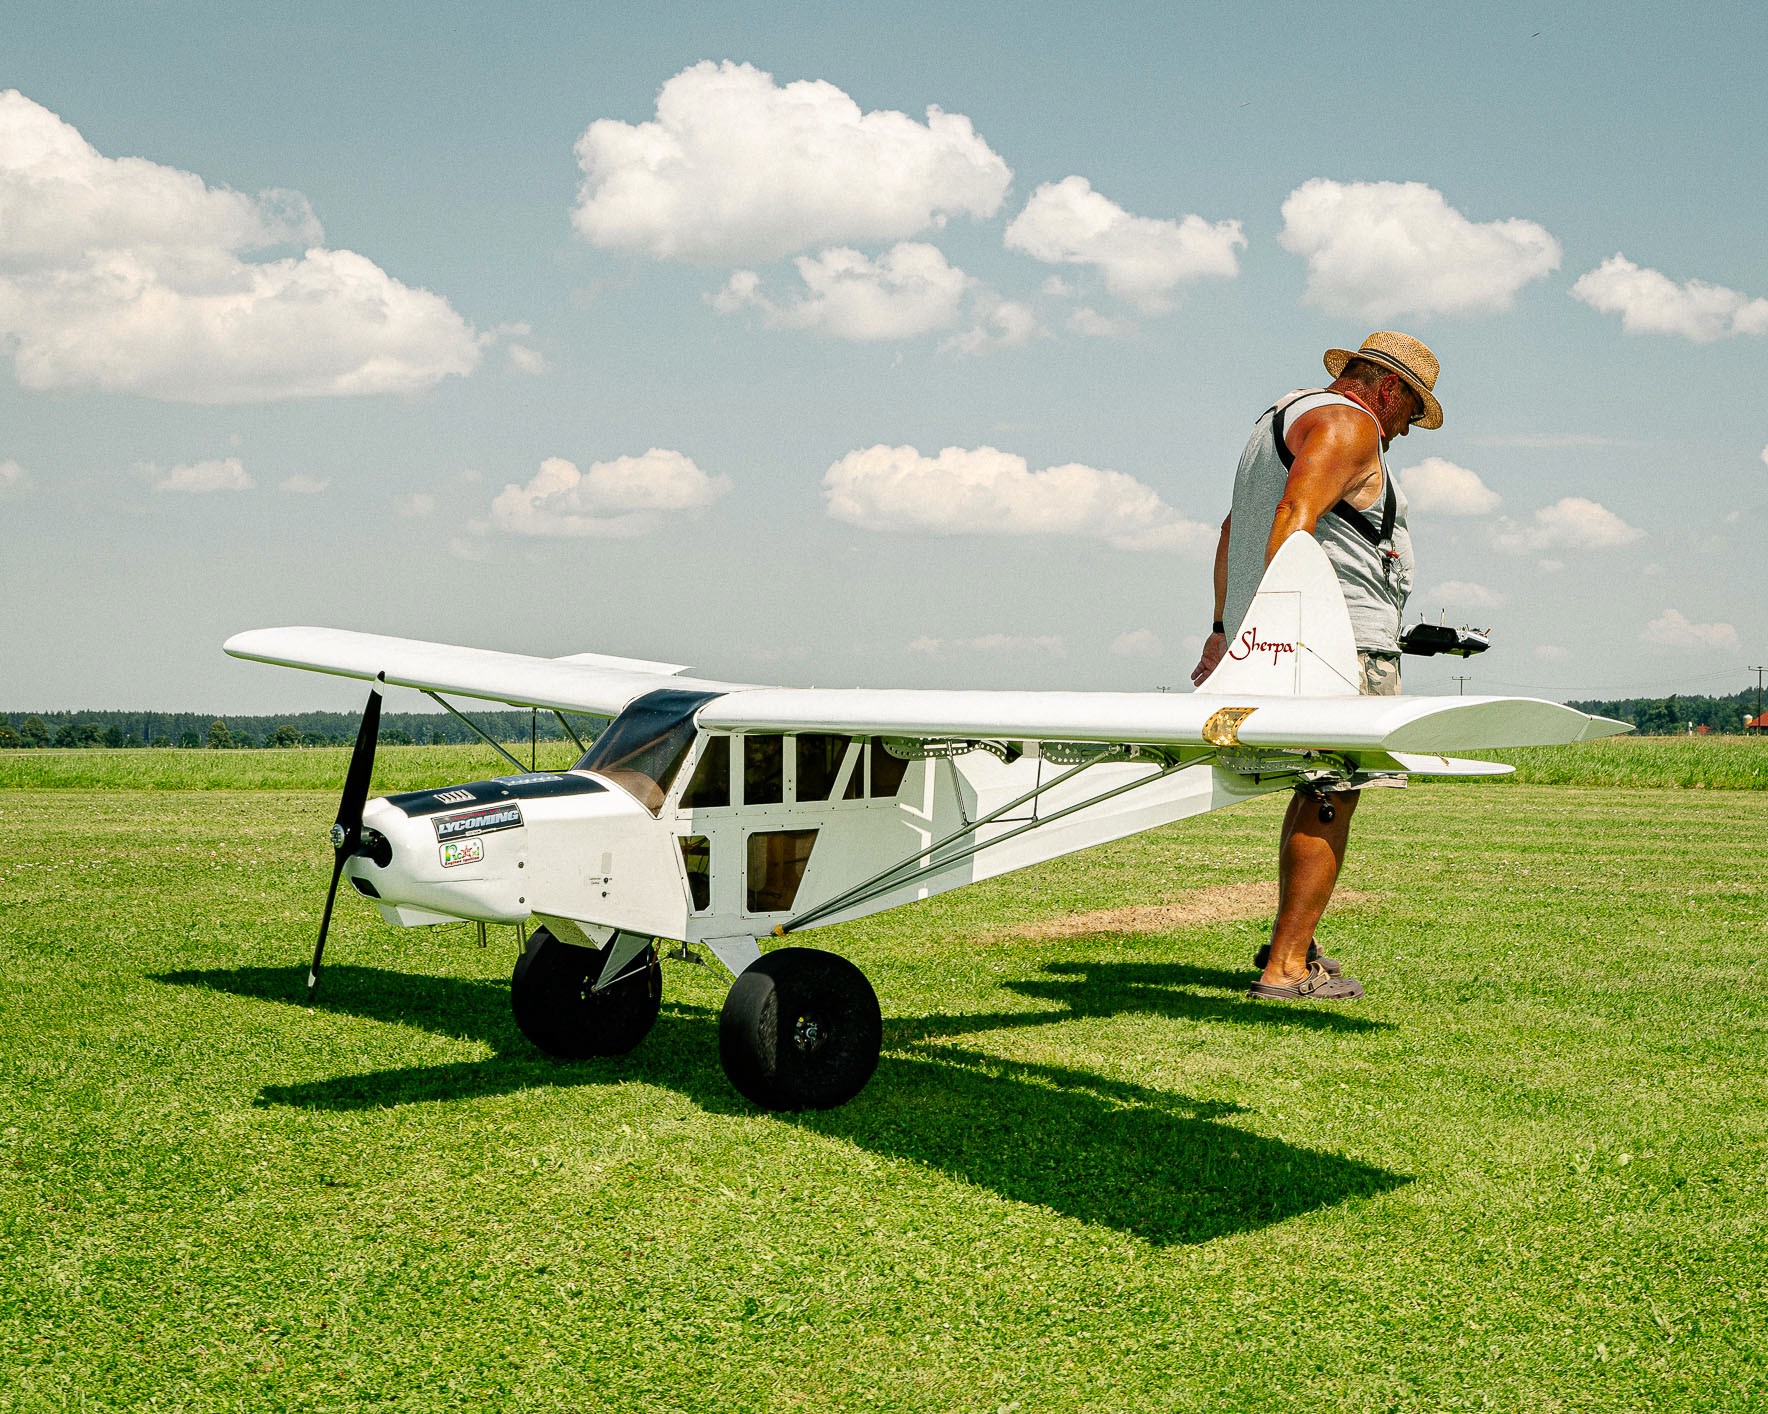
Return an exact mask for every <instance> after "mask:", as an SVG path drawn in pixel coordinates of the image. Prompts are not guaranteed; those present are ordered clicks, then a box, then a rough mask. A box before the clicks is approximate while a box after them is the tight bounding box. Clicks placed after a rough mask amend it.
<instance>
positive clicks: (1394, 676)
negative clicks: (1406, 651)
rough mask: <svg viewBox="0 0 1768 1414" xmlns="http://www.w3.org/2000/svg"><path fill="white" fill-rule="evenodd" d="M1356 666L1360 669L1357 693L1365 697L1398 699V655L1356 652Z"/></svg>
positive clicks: (1360, 650) (1359, 650)
mask: <svg viewBox="0 0 1768 1414" xmlns="http://www.w3.org/2000/svg"><path fill="white" fill-rule="evenodd" d="M1357 665H1358V666H1359V667H1360V668H1362V670H1363V672H1362V681H1361V682H1360V683H1358V684H1357V691H1358V692H1360V693H1362V694H1363V696H1365V697H1398V696H1399V695H1400V655H1399V654H1398V653H1365V652H1364V651H1363V650H1362V649H1360V648H1359V649H1358V650H1357Z"/></svg>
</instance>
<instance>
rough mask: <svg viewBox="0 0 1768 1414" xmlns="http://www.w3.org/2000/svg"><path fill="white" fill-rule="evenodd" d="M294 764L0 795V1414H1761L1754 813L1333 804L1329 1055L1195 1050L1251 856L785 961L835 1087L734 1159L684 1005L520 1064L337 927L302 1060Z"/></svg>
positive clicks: (1141, 843)
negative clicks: (877, 1038)
mask: <svg viewBox="0 0 1768 1414" xmlns="http://www.w3.org/2000/svg"><path fill="white" fill-rule="evenodd" d="M1598 745H1602V744H1598ZM1615 745H1616V746H1617V747H1621V748H1627V749H1634V750H1635V751H1636V755H1635V756H1634V757H1632V758H1629V761H1630V763H1631V764H1630V766H1629V769H1631V770H1634V771H1635V772H1636V773H1643V774H1645V775H1646V776H1648V777H1649V778H1651V779H1656V780H1661V781H1663V782H1664V783H1665V784H1672V783H1679V784H1680V783H1685V784H1703V783H1708V782H1702V781H1694V780H1689V781H1675V782H1672V781H1671V780H1670V778H1671V777H1675V776H1679V775H1681V774H1682V773H1683V765H1682V764H1681V763H1680V762H1677V761H1670V762H1665V763H1659V764H1658V765H1657V766H1652V765H1651V753H1650V752H1649V751H1646V750H1643V749H1641V748H1644V747H1646V746H1647V745H1648V743H1616V744H1615ZM1671 745H1672V746H1673V748H1674V749H1675V750H1676V751H1678V752H1679V751H1681V750H1683V749H1685V748H1684V744H1683V743H1680V742H1678V743H1673V744H1671ZM1709 745H1711V744H1709V743H1699V744H1697V746H1696V747H1694V748H1689V749H1699V750H1703V751H1704V750H1706V749H1707V748H1708V747H1709ZM1760 745H1762V744H1761V743H1750V744H1747V745H1743V744H1738V745H1737V746H1736V747H1735V748H1733V747H1727V748H1726V749H1727V750H1731V749H1737V750H1740V751H1743V752H1746V753H1748V752H1753V751H1755V750H1756V749H1757V748H1758V747H1759V746H1760ZM401 750H410V751H412V752H413V753H435V752H437V751H442V752H443V753H444V755H442V756H436V755H434V754H430V755H423V756H419V755H416V754H414V755H413V756H412V757H411V758H410V759H409V760H406V759H404V758H401V757H400V756H399V755H398V752H399V751H401ZM460 750H464V749H436V748H409V749H398V748H396V749H393V750H391V751H389V752H386V753H383V756H384V758H385V759H384V761H383V768H384V774H383V777H382V779H381V780H380V782H379V787H378V788H380V789H388V788H392V787H394V786H400V785H416V784H419V783H420V782H422V781H426V780H427V781H432V782H433V781H434V780H435V779H437V777H438V776H443V777H449V778H455V779H458V778H463V777H471V776H472V775H474V774H479V773H483V772H484V771H487V770H491V769H495V768H494V766H493V764H492V763H493V762H494V761H495V758H488V759H483V760H480V761H479V763H478V764H473V765H469V766H467V767H466V768H464V769H454V767H455V766H457V765H458V764H459V763H460V762H461V761H462V760H463V759H464V758H462V757H460V756H458V755H447V754H446V753H447V752H449V751H460ZM329 755H330V753H326V752H320V751H312V752H263V753H245V752H241V753H220V752H208V753H203V752H193V753H188V754H186V753H172V752H94V753H89V754H87V759H86V760H84V761H83V762H82V761H78V760H73V759H71V754H70V757H69V758H64V762H63V763H57V762H55V761H54V760H53V758H55V757H56V756H57V753H47V752H45V753H17V754H14V755H11V756H8V757H5V758H3V759H0V782H5V783H8V784H10V786H11V787H12V788H10V789H5V790H0V828H3V834H0V840H3V841H4V842H3V843H0V923H3V924H4V926H5V944H4V947H3V948H0V1067H3V1074H4V1075H5V1083H4V1086H3V1087H0V1410H9V1411H10V1410H21V1411H23V1410H29V1411H36V1410H62V1409H70V1410H77V1409H125V1408H126V1409H151V1410H215V1409H235V1408H237V1409H257V1410H277V1411H281V1410H333V1409H336V1410H347V1409H348V1410H355V1409H363V1408H380V1409H397V1410H411V1411H427V1410H445V1409H446V1410H455V1409H459V1410H493V1409H495V1410H544V1411H579V1410H581V1411H590V1410H594V1411H621V1410H646V1411H649V1410H658V1411H662V1410H766V1411H774V1410H778V1411H796V1410H808V1409H843V1410H845V1409H866V1410H869V1409H879V1410H901V1411H924V1410H954V1411H960V1410H961V1411H998V1410H1021V1411H1026V1414H1031V1412H1032V1411H1044V1410H1052V1411H1069V1410H1089V1411H1112V1414H1116V1411H1125V1410H1135V1411H1140V1410H1150V1411H1152V1410H1176V1409H1272V1410H1275V1409H1285V1410H1293V1409H1297V1408H1301V1409H1324V1408H1333V1409H1355V1410H1362V1409H1370V1410H1438V1409H1480V1408H1499V1409H1520V1410H1555V1411H1584V1410H1636V1409H1639V1410H1642V1409H1690V1410H1693V1409H1701V1410H1706V1409H1738V1410H1743V1409H1752V1408H1761V1407H1763V1405H1764V1403H1765V1402H1768V1231H1765V1219H1768V1093H1765V1091H1764V1086H1763V1084H1762V1075H1763V1073H1764V1070H1765V1068H1768V985H1765V984H1768V965H1765V964H1764V962H1763V960H1762V959H1763V955H1764V951H1765V945H1768V908H1765V903H1768V851H1765V850H1764V848H1763V828H1762V827H1763V821H1764V815H1763V804H1762V797H1761V796H1760V795H1759V794H1756V793H1754V792H1751V791H1744V790H1721V789H1706V790H1673V789H1662V788H1658V789H1643V788H1639V787H1638V786H1622V785H1612V784H1609V783H1606V782H1601V781H1596V782H1592V783H1593V784H1601V785H1604V786H1605V787H1606V788H1604V789H1585V790H1579V789H1566V788H1557V787H1547V786H1541V785H1533V784H1529V783H1527V782H1526V781H1525V782H1522V783H1518V784H1511V785H1501V784H1487V785H1485V786H1483V787H1476V786H1462V785H1455V786H1436V787H1432V786H1419V787H1417V788H1414V789H1412V790H1409V791H1406V792H1404V793H1403V794H1402V793H1400V792H1384V793H1380V794H1379V796H1378V798H1375V799H1371V800H1370V801H1368V802H1367V803H1366V804H1365V807H1364V809H1363V810H1362V811H1361V812H1360V813H1359V815H1358V818H1357V822H1356V835H1355V839H1354V841H1353V853H1352V857H1351V861H1350V866H1349V868H1348V869H1347V873H1346V878H1345V880H1344V884H1345V886H1346V887H1347V888H1348V889H1351V890H1355V891H1356V897H1355V898H1354V899H1353V900H1352V901H1350V902H1349V903H1348V904H1347V905H1346V906H1345V907H1343V908H1341V909H1338V910H1337V911H1335V913H1334V914H1333V915H1331V916H1329V918H1328V920H1327V927H1326V928H1325V929H1324V930H1323V933H1322V940H1323V941H1326V942H1328V943H1329V945H1330V947H1331V950H1333V951H1335V952H1337V953H1339V955H1340V956H1342V957H1343V958H1344V959H1345V960H1346V962H1347V965H1348V969H1349V970H1351V971H1353V972H1355V973H1356V974H1357V975H1358V976H1360V977H1361V978H1362V980H1363V981H1364V983H1365V984H1366V985H1367V986H1368V987H1369V991H1370V995H1369V998H1368V999H1367V1000H1366V1001H1365V1002H1363V1003H1361V1004H1359V1005H1357V1006H1354V1007H1344V1008H1339V1009H1333V1008H1331V1007H1328V1006H1325V1005H1320V1006H1313V1007H1283V1006H1278V1005H1270V1004H1254V1003H1250V1002H1248V1001H1246V1000H1245V999H1244V998H1243V995H1242V993H1243V991H1244V988H1245V984H1246V982H1247V981H1248V980H1250V975H1251V974H1250V969H1249V967H1248V965H1247V964H1248V955H1249V954H1250V952H1251V950H1252V948H1253V947H1254V946H1255V945H1256V944H1257V943H1258V942H1259V941H1260V940H1261V938H1262V934H1263V931H1264V928H1265V926H1266V919H1267V914H1266V909H1267V908H1268V903H1267V902H1266V899H1265V896H1264V893H1263V891H1262V890H1260V889H1258V888H1256V887H1254V886H1255V885H1256V884H1258V883H1259V882H1260V881H1263V880H1266V879H1268V877H1269V873H1270V858H1271V853H1272V846H1273V836H1274V833H1275V828H1276V820H1277V812H1278V810H1279V809H1280V808H1281V802H1280V801H1278V800H1265V801H1261V802H1258V803H1256V804H1253V805H1250V806H1247V807H1243V808H1242V809H1240V810H1237V811H1230V812H1224V813H1222V814H1218V815H1214V816H1210V817H1206V818H1204V819H1202V820H1200V821H1195V822H1192V823H1190V824H1187V825H1184V826H1180V827H1175V828H1172V829H1167V830H1162V831H1157V832H1154V833H1152V834H1150V835H1147V836H1143V837H1140V838H1138V839H1135V840H1131V841H1127V842H1124V843H1123V844H1120V845H1116V846H1110V847H1107V848H1104V849H1100V850H1096V851H1093V852H1091V853H1089V854H1086V855H1083V856H1079V857H1075V858H1070V859H1068V860H1063V861H1059V862H1057V863H1055V864H1053V865H1049V866H1044V867H1042V868H1039V869H1036V870H1033V871H1028V872H1026V873H1023V874H1020V875H1017V876H1013V877H1010V878H1008V879H1005V880H999V881H995V882H993V883H991V884H985V885H981V886H978V887H976V888H973V889H969V890H964V891H960V892H958V893H956V894H952V895H947V896H945V897H943V898H940V899H936V900H933V901H931V902H929V903H926V904H922V905H918V906H916V907H913V908H910V909H905V910H900V911H898V912H895V913H892V914H885V915H882V916H879V917H877V918H873V919H869V920H866V921H864V922H861V923H858V924H852V925H846V926H844V927H842V928H839V929H832V930H828V931H826V932H824V933H822V934H821V935H820V936H819V938H818V939H816V940H814V941H817V942H819V943H821V944H822V945H824V946H829V947H833V948H836V949H837V950H840V951H842V952H845V953H846V954H848V955H849V956H851V957H853V958H854V959H855V960H856V961H858V962H859V963H860V964H861V965H862V966H863V967H864V968H865V969H866V971H867V973H868V974H869V975H870V976H871V978H872V979H873V981H874V983H875V984H876V985H877V988H878V991H879V994H880V997H881V1000H882V1002H883V1006H884V1011H885V1023H886V1053H885V1057H884V1060H883V1062H882V1064H881V1066H880V1068H879V1072H878V1074H877V1077H876V1078H875V1079H874V1081H873V1083H872V1085H871V1086H870V1087H869V1088H868V1089H867V1090H866V1091H865V1092H864V1093H863V1094H862V1095H861V1096H860V1097H859V1098H858V1099H857V1100H855V1101H854V1102H853V1103H851V1104H849V1105H848V1106H846V1107H845V1108H842V1109H840V1110H836V1111H831V1112H828V1113H822V1114H813V1115H807V1116H798V1117H791V1116H770V1115H764V1114H760V1113H757V1112H755V1111H754V1110H752V1109H750V1108H749V1107H748V1106H747V1105H745V1104H744V1103H743V1102H742V1101H741V1100H740V1099H739V1098H738V1097H737V1096H736V1095H735V1094H734V1093H733V1092H732V1091H731V1090H730V1089H729V1088H728V1086H727V1084H726V1082H725V1080H724V1078H723V1075H722V1074H721V1072H720V1071H719V1068H718V1062H717V1054H716V1015H717V1011H716V1009H717V1007H718V1005H719V1002H720V1000H721V996H722V989H721V987H720V985H719V984H718V983H717V980H716V978H715V976H714V975H712V974H711V972H710V971H709V970H707V969H699V968H694V967H690V966H686V965H681V964H669V965H667V966H666V971H665V1004H664V1014H663V1016H662V1018H661V1019H660V1021H659V1023H658V1026H657V1028H656V1030H655V1032H654V1033H653V1034H652V1035H651V1037H650V1038H649V1039H648V1040H647V1041H646V1042H645V1043H644V1044H643V1045H642V1046H641V1047H640V1048H639V1049H638V1050H637V1051H635V1052H634V1053H633V1054H632V1055H631V1056H629V1057H627V1058H625V1059H623V1060H619V1061H608V1062H593V1063H589V1064H584V1065H575V1066H573V1065H561V1064H557V1063H554V1062H551V1061H548V1060H546V1059H544V1058H542V1057H540V1056H539V1055H537V1054H536V1053H535V1052H534V1051H532V1050H531V1049H530V1048H529V1047H528V1046H527V1045H526V1043H525V1042H524V1041H523V1040H522V1039H521V1038H520V1036H519V1035H518V1034H517V1033H516V1031H515V1028H514V1025H513V1023H512V1022H511V1021H510V1019H509V1012H508V1004H507V997H506V986H505V984H506V981H507V976H508V970H509V966H510V963H511V962H512V961H513V940H512V938H511V937H510V935H509V932H508V930H501V932H500V933H499V934H498V935H496V936H495V937H494V942H493V946H492V947H490V948H487V949H485V950H481V949H479V948H478V947H477V946H475V943H474V937H473V934H472V932H471V930H469V929H466V928H450V929H442V930H424V929H418V930H410V931H404V932H399V931H394V930H391V929H387V928H385V927H383V926H382V925H380V924H379V922H378V921H376V920H375V919H374V918H373V915H372V914H370V913H369V912H368V911H367V910H366V909H365V908H362V907H359V906H357V901H356V900H353V899H349V898H346V899H345V900H343V901H342V903H341V905H340V915H339V921H338V922H337V924H336V925H335V926H334V930H333V936H332V942H331V944H330V947H329V948H328V957H329V958H330V959H332V963H331V965H330V966H329V967H328V972H327V976H326V978H325V982H324V984H323V987H322V991H321V1001H320V1004H319V1005H318V1006H317V1007H316V1008H314V1009H312V1010H309V1009H307V1008H306V1007H305V1006H304V1005H303V1004H302V1002H301V997H302V995H303V986H302V983H303V979H304V969H305V962H306V958H307V956H308V954H309V953H310V950H311V946H312V934H313V931H314V928H315V926H316V914H317V909H318V906H319V903H320V900H321V896H322V894H323V890H324V886H325V880H326V877H327V874H328V871H329V864H330V858H329V853H328V851H327V850H326V848H325V845H324V842H323V832H324V828H325V826H326V824H327V823H329V821H330V819H331V816H332V813H333V810H334V808H335V798H336V797H335V790H336V779H337V776H338V774H341V759H334V760H332V761H331V762H330V764H329V767H328V765H327V762H326V758H327V757H328V756H329ZM25 756H28V757H31V758H32V759H31V760H30V761H29V762H26V763H24V764H23V765H21V764H20V759H19V758H20V757H25ZM484 756H485V754H484V753H481V757H484ZM123 758H129V762H128V764H129V766H130V769H135V767H134V759H135V758H146V759H147V760H149V761H150V762H151V763H152V764H151V767H150V770H151V771H156V772H164V773H165V774H161V775H151V774H150V775H147V776H141V777H137V778H135V779H133V780H129V779H127V778H123V779H119V778H118V777H116V776H115V775H114V774H107V773H113V772H115V771H117V770H120V769H122V759H123ZM161 758H166V759H170V760H173V761H176V760H178V759H183V760H185V761H188V762H190V763H191V767H192V774H191V775H190V776H187V777H186V778H185V782H184V784H185V785H186V787H188V786H189V785H191V784H193V783H194V784H199V785H200V786H202V788H200V789H190V788H183V789H179V788H175V787H176V786H177V785H178V778H177V771H176V768H174V767H172V766H169V765H168V766H164V767H162V766H161V765H159V764H158V762H159V760H160V759H161ZM263 758H282V760H286V761H291V762H294V763H296V764H295V765H293V766H287V767H285V766H284V765H283V764H282V761H281V760H279V761H277V762H275V763H273V765H262V766H261V765H260V764H259V763H260V761H261V760H262V759H263ZM1713 759H1715V760H1716V759H1719V758H1713ZM1724 759H1726V760H1731V759H1732V758H1729V757H1727V758H1724ZM1736 759H1738V760H1742V761H1744V763H1745V766H1746V767H1749V768H1751V769H1754V768H1757V767H1759V766H1760V765H1761V762H1762V759H1763V758H1762V757H1761V756H1760V755H1754V756H1748V755H1746V756H1742V757H1739V758H1736ZM45 763H50V764H48V765H46V764H45ZM555 764H556V763H555ZM407 767H410V770H411V771H412V772H416V771H420V770H422V771H429V772H430V774H429V775H427V776H417V777H415V778H414V777H413V775H411V774H409V773H408V771H407ZM442 767H446V768H448V769H440V768H442ZM227 769H236V770H237V771H238V772H239V773H240V775H239V776H236V777H234V778H232V779H230V780H227V781H223V780H221V779H219V778H218V773H219V775H225V771H226V770H227ZM273 769H274V770H276V771H280V770H285V769H286V770H296V769H299V770H302V771H306V770H309V769H311V770H312V772H313V774H312V775H311V776H309V777H303V778H302V779H301V781H300V782H299V783H300V784H301V785H303V786H306V787H312V788H310V789H287V788H264V787H265V786H267V785H270V784H272V783H280V785H281V786H282V787H286V786H287V785H288V784H290V782H289V781H288V780H287V778H285V777H279V776H274V775H266V774H262V773H268V772H271V771H272V770H273ZM82 773H89V774H86V775H82ZM49 776H54V777H55V779H53V780H51V779H49V778H48V777H49ZM245 780H250V781H255V782H257V783H258V785H259V788H257V789H239V788H226V789H223V788H217V787H220V786H223V785H234V784H237V783H239V782H240V781H245ZM100 786H102V787H103V788H102V789H100V788H96V787H100ZM1132 905H1170V908H1169V909H1168V910H1167V912H1165V913H1153V912H1151V911H1148V910H1146V909H1145V910H1143V911H1142V912H1140V913H1136V914H1133V915H1131V914H1126V913H1125V912H1124V911H1123V910H1125V909H1126V908H1127V907H1128V906H1132Z"/></svg>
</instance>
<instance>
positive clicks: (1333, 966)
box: [1252, 939, 1344, 977]
mask: <svg viewBox="0 0 1768 1414" xmlns="http://www.w3.org/2000/svg"><path fill="white" fill-rule="evenodd" d="M1270 960H1271V945H1270V944H1269V943H1266V944H1265V945H1264V946H1263V947H1262V948H1260V949H1259V950H1258V951H1257V952H1255V953H1254V954H1253V955H1252V965H1253V966H1254V967H1256V968H1258V970H1259V971H1260V972H1263V971H1264V970H1265V966H1266V964H1267V963H1269V962H1270ZM1316 962H1317V963H1319V964H1320V966H1322V967H1324V968H1325V969H1326V970H1327V971H1328V972H1329V973H1331V974H1332V975H1333V976H1334V977H1337V976H1339V975H1340V974H1341V973H1343V971H1344V964H1343V963H1342V962H1340V961H1339V960H1338V959H1337V958H1335V957H1327V956H1326V954H1325V953H1323V952H1321V951H1320V945H1319V944H1318V943H1316V942H1314V941H1313V940H1312V939H1310V940H1309V941H1308V966H1309V967H1312V966H1313V965H1314V964H1315V963H1316Z"/></svg>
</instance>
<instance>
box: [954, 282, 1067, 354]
mask: <svg viewBox="0 0 1768 1414" xmlns="http://www.w3.org/2000/svg"><path fill="white" fill-rule="evenodd" d="M975 303H976V322H975V323H974V324H972V325H971V326H970V327H969V328H968V329H966V330H965V331H964V332H963V333H961V334H953V335H952V336H951V337H950V338H948V339H947V340H945V342H944V343H942V344H941V345H940V348H942V349H945V350H948V351H950V352H953V353H966V354H985V353H993V352H994V351H995V350H996V349H1017V348H1023V347H1024V346H1025V345H1026V344H1029V343H1030V342H1031V341H1032V340H1033V339H1035V338H1037V337H1038V336H1039V335H1041V334H1046V333H1047V331H1046V330H1045V329H1044V327H1043V325H1042V324H1040V323H1039V322H1038V317H1037V311H1036V310H1034V309H1032V307H1031V306H1030V305H1028V304H1021V303H1020V302H1019V301H1018V300H1007V299H1001V298H1000V297H999V296H998V295H989V296H988V297H987V298H978V299H977V301H976V302H975Z"/></svg>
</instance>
